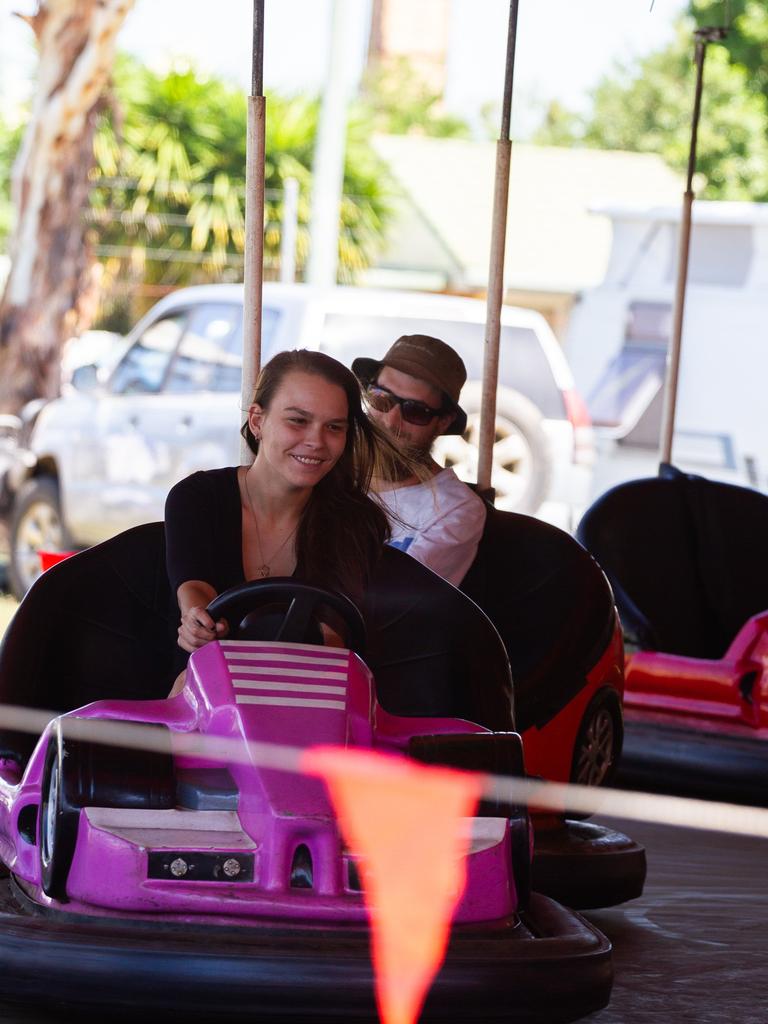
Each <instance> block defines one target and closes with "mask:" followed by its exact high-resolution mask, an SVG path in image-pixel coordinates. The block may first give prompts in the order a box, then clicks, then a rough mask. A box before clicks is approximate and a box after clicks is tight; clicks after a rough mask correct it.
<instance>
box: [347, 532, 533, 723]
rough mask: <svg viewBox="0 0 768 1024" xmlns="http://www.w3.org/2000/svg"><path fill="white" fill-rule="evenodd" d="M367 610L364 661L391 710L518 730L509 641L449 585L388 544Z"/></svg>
mask: <svg viewBox="0 0 768 1024" xmlns="http://www.w3.org/2000/svg"><path fill="white" fill-rule="evenodd" d="M365 614H366V619H367V620H368V641H369V645H368V650H367V652H366V662H367V663H368V665H369V667H370V668H371V671H372V672H373V674H374V678H375V679H376V692H377V696H378V699H379V701H380V703H381V705H382V707H383V708H384V709H385V710H386V711H389V712H390V713H391V714H397V715H403V716H415V715H426V716H438V717H440V716H446V717H455V718H463V719H467V720H469V721H471V722H476V723H478V724H479V725H484V726H486V727H487V728H489V729H495V730H499V731H502V732H503V731H508V730H510V729H512V728H513V714H512V682H511V679H510V673H509V662H508V659H507V655H506V652H505V650H504V645H503V643H502V641H501V639H500V637H499V634H498V633H497V631H496V629H494V627H493V625H492V623H491V622H490V621H489V619H488V617H487V616H486V615H485V614H484V612H482V611H481V610H480V608H478V607H477V605H476V604H475V603H474V602H473V601H471V600H469V598H468V597H466V596H465V595H464V594H462V593H461V592H460V591H458V590H457V589H456V588H455V587H453V586H451V584H450V583H446V581H445V580H444V579H442V578H441V577H440V576H437V575H436V574H435V573H433V572H432V571H431V570H430V569H427V568H426V567H425V566H423V565H421V563H419V562H417V561H416V560H415V559H414V558H412V557H411V556H410V555H407V554H405V553H404V552H402V551H398V550H396V549H395V548H390V547H387V548H386V549H385V551H384V554H383V556H382V558H381V560H380V562H379V566H378V569H377V571H376V573H375V575H374V578H373V579H372V580H371V583H370V586H369V589H368V594H367V598H366V606H365Z"/></svg>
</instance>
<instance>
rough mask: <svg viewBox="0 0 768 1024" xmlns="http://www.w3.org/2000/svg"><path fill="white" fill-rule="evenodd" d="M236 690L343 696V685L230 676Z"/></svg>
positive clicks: (344, 688) (344, 689) (345, 689)
mask: <svg viewBox="0 0 768 1024" xmlns="http://www.w3.org/2000/svg"><path fill="white" fill-rule="evenodd" d="M232 683H233V685H234V687H235V689H236V690H275V691H276V692H278V693H332V694H336V696H337V697H343V696H344V694H345V693H346V692H347V688H346V687H345V686H323V685H322V683H317V684H315V683H271V682H269V681H268V680H265V679H239V678H238V677H237V676H233V677H232Z"/></svg>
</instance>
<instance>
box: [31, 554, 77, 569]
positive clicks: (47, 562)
mask: <svg viewBox="0 0 768 1024" xmlns="http://www.w3.org/2000/svg"><path fill="white" fill-rule="evenodd" d="M74 553H75V552H74V551H38V553H37V554H38V556H39V558H40V568H41V569H42V570H43V572H45V570H46V569H50V568H51V566H52V565H56V563H57V562H63V561H64V559H65V558H69V557H70V556H71V555H74Z"/></svg>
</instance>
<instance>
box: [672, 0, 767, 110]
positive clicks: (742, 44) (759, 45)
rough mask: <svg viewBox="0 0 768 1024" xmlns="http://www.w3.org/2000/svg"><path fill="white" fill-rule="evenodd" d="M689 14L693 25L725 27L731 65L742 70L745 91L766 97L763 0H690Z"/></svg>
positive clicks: (765, 35) (765, 47)
mask: <svg viewBox="0 0 768 1024" xmlns="http://www.w3.org/2000/svg"><path fill="white" fill-rule="evenodd" d="M689 10H690V13H691V15H692V16H693V18H694V19H695V21H696V23H697V25H726V27H727V28H728V38H727V42H726V46H727V47H728V52H729V53H730V54H731V58H732V59H733V61H734V62H735V63H737V64H740V65H742V67H744V68H746V70H747V73H748V74H747V87H748V88H749V89H750V90H751V91H752V92H758V93H762V94H763V95H764V96H768V6H766V4H765V0H691V3H690V6H689ZM726 19H728V20H727V23H726Z"/></svg>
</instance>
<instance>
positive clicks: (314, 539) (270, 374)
mask: <svg viewBox="0 0 768 1024" xmlns="http://www.w3.org/2000/svg"><path fill="white" fill-rule="evenodd" d="M295 372H299V373H311V374H316V375H317V376H319V377H322V378H323V379H324V380H327V381H328V382H329V383H330V384H335V385H337V386H338V387H340V388H341V389H342V390H343V391H344V394H345V395H346V396H347V407H348V410H349V412H348V421H349V426H348V428H347V439H346V444H345V446H344V451H343V452H342V455H341V457H340V458H339V460H338V461H337V462H336V464H335V466H334V467H333V469H332V470H331V471H330V472H329V473H328V474H327V475H326V476H325V477H323V479H322V480H321V481H320V482H319V483H318V484H317V485H316V486H315V487H314V489H313V490H312V494H311V496H310V498H309V501H308V502H307V504H306V505H305V507H304V510H303V511H302V513H301V519H300V520H299V528H298V531H297V533H296V562H297V571H298V574H299V575H300V576H301V577H302V578H303V579H306V580H307V581H308V582H311V583H314V584H316V585H318V586H324V587H327V588H329V589H331V590H340V591H342V592H343V593H346V594H349V596H350V597H352V598H355V599H357V600H359V599H360V598H361V597H362V594H363V589H364V587H365V584H366V582H367V581H368V579H369V578H370V575H371V572H372V571H373V568H374V566H375V564H376V562H377V560H378V558H379V556H380V555H381V551H382V548H383V546H384V544H385V543H386V541H387V540H389V536H390V529H389V521H388V519H387V515H386V513H385V512H384V510H383V509H382V507H381V505H380V504H379V503H378V502H377V501H376V500H374V499H373V498H371V497H369V495H368V490H369V488H370V485H371V479H372V477H373V475H374V473H376V474H377V475H378V472H379V469H380V466H381V463H382V462H387V461H390V460H395V459H397V458H400V457H401V455H400V453H399V451H398V450H397V449H396V448H395V446H393V444H392V442H391V441H389V440H388V438H387V437H386V436H385V435H384V434H383V432H382V431H381V430H379V429H378V428H377V427H376V426H375V424H373V423H371V421H370V420H369V419H368V417H367V416H366V414H365V412H364V410H363V407H362V402H361V397H360V384H359V382H358V380H357V378H356V377H355V375H354V374H353V373H352V371H351V370H348V369H347V368H346V366H344V365H343V363H340V362H338V360H336V359H333V358H332V357H331V356H328V355H325V353H323V352H311V351H309V350H308V349H294V350H293V351H289V352H280V353H278V354H277V355H276V356H274V357H273V358H272V359H270V361H269V362H268V363H267V364H266V365H265V366H264V368H263V369H262V371H261V373H260V374H259V379H258V381H257V383H256V391H255V393H254V396H253V403H254V404H256V405H260V406H261V408H262V409H264V410H265V411H268V410H269V407H270V405H271V403H272V400H273V399H274V396H275V394H276V392H277V390H278V388H279V387H280V385H281V384H282V382H283V380H284V379H285V377H286V376H287V375H288V374H289V373H295ZM241 433H242V435H243V437H244V438H245V440H246V442H247V443H248V447H249V448H250V449H251V451H252V452H253V453H254V454H257V453H258V450H259V442H258V440H257V439H256V437H255V436H254V434H253V432H252V431H251V428H250V426H249V425H248V421H247V420H246V422H245V423H244V424H243V427H242V430H241Z"/></svg>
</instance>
